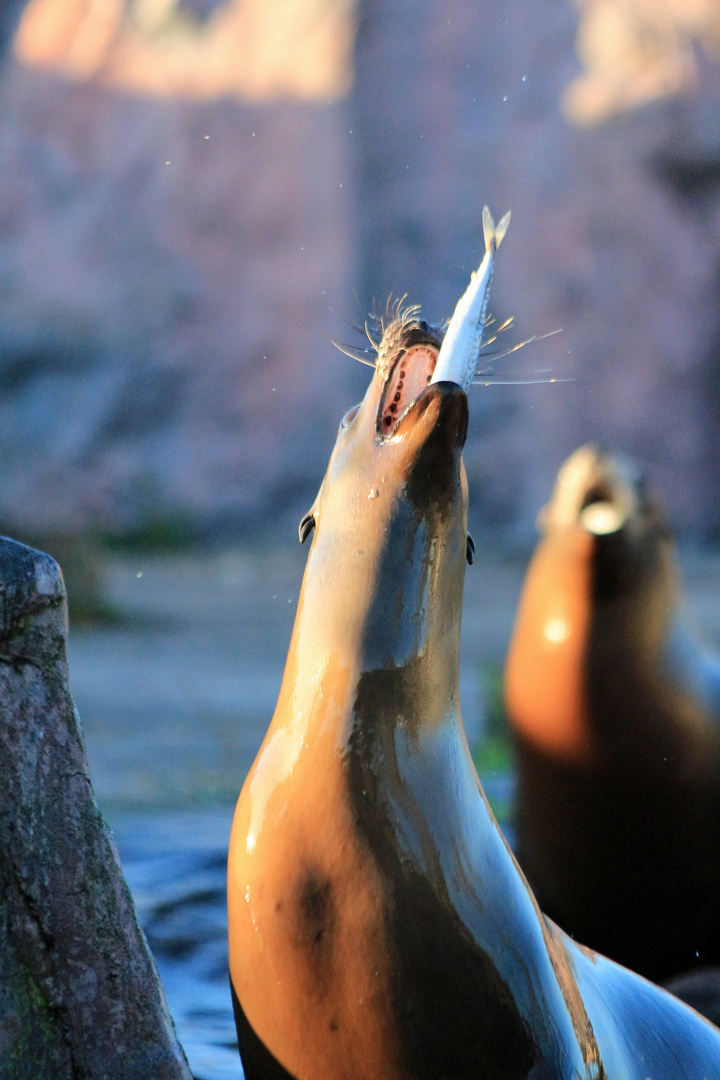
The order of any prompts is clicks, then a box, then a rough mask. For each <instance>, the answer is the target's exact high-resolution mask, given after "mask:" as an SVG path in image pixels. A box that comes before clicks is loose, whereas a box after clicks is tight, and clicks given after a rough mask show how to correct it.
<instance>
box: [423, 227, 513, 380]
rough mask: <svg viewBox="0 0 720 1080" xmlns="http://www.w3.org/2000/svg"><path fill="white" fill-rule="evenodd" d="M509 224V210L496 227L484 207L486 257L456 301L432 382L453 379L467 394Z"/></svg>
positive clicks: (478, 352)
mask: <svg viewBox="0 0 720 1080" xmlns="http://www.w3.org/2000/svg"><path fill="white" fill-rule="evenodd" d="M509 224H510V211H509V210H508V212H507V214H505V215H504V216H503V217H502V218H501V219H500V221H499V222H498V224H497V227H496V226H495V223H494V221H493V217H492V214H491V213H490V210H489V208H488V207H487V206H485V207H483V234H484V238H485V256H484V258H483V261H482V262H481V263H480V266H479V267H478V269H477V270H476V271H475V273H474V274H473V275H472V277H471V279H470V284H469V285H468V287H467V289H466V290H465V292H464V293H463V295H462V296H461V297H460V299H459V300H458V303H457V306H456V308H455V312H454V314H453V317H452V319H451V320H450V324H449V326H448V328H447V331H446V333H445V338H444V340H443V343H442V347H441V349H440V354H439V356H438V358H437V365H436V367H435V371H434V373H433V376H432V379H431V380H430V381H431V383H436V382H454V383H457V384H458V386H461V387H462V389H463V390H464V391H465V392H466V393H467V390H468V387H469V386H470V383H471V382H472V380H473V377H474V375H475V372H476V370H477V364H478V357H479V355H480V349H481V347H482V343H483V334H484V331H485V320H486V319H487V313H488V303H489V301H490V285H491V283H492V277H493V271H494V269H495V253H496V251H497V249H498V248H499V247H500V244H501V242H502V239H503V237H504V236H505V233H506V232H507V228H508V225H509Z"/></svg>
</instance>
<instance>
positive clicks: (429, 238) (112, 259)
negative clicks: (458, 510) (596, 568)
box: [0, 0, 720, 543]
mask: <svg viewBox="0 0 720 1080" xmlns="http://www.w3.org/2000/svg"><path fill="white" fill-rule="evenodd" d="M719 28H720V0H693V2H692V3H689V2H688V0H663V2H660V0H658V2H651V0H583V2H581V3H578V4H576V3H573V2H571V0H537V2H534V3H530V2H529V0H507V2H506V3H504V4H502V5H497V4H492V3H490V2H489V0H484V2H478V0H447V2H445V3H443V4H437V3H435V2H431V0H412V2H411V0H397V2H394V3H392V4H382V3H380V2H379V0H359V2H358V3H357V4H352V3H351V2H350V0H272V2H271V0H252V2H251V0H134V2H132V3H126V4H123V3H122V2H121V0H31V3H30V4H28V6H27V7H26V8H25V11H24V14H23V18H22V21H21V23H20V27H19V30H18V32H17V34H16V36H15V38H14V42H13V49H12V51H11V52H10V53H8V54H7V56H6V59H5V62H4V65H3V68H2V71H1V72H0V389H1V390H2V394H1V396H0V460H1V461H2V471H1V472H0V520H1V521H2V528H3V530H4V531H8V530H11V529H14V530H21V531H22V530H25V531H28V530H30V531H32V532H34V533H35V534H37V533H38V532H42V531H43V530H44V531H64V532H73V531H77V530H90V531H95V530H110V531H113V530H122V529H127V528H136V527H138V526H142V525H143V524H144V523H145V524H147V523H152V521H153V520H154V519H156V518H163V519H176V520H177V521H179V522H184V523H185V524H186V526H187V527H189V528H190V529H191V530H197V531H200V532H204V533H209V534H211V535H213V534H214V535H218V534H224V535H238V534H239V533H242V532H246V531H247V530H249V529H252V528H266V527H268V526H269V525H272V524H273V523H274V522H277V521H278V519H282V520H283V521H284V520H285V519H286V515H294V514H296V513H297V512H299V509H300V508H301V507H304V505H305V503H306V502H307V500H308V499H312V497H313V495H314V491H315V489H316V487H317V484H318V481H319V479H320V477H321V475H322V472H323V468H324V463H325V461H326V458H327V455H328V451H329V448H330V446H331V444H332V441H333V439H334V433H335V427H336V423H337V420H338V418H339V415H340V413H341V412H342V411H343V409H344V408H345V407H346V406H348V405H349V404H352V402H353V401H354V400H356V399H357V398H358V397H359V396H360V394H361V393H362V387H363V385H364V384H365V382H366V374H365V373H364V372H363V369H360V367H359V365H353V363H352V361H350V360H348V359H346V358H344V357H342V356H341V355H340V354H339V353H337V352H336V351H335V350H334V349H333V348H332V346H331V345H330V344H329V341H328V338H329V337H330V336H333V337H338V338H341V339H345V340H349V341H352V340H353V333H352V331H351V330H350V328H349V327H348V326H346V325H345V324H344V321H343V314H342V312H343V310H347V311H348V312H349V316H350V318H354V319H357V320H358V321H359V322H361V323H362V321H363V319H364V316H365V313H366V312H367V311H368V310H369V308H370V306H371V304H372V302H373V300H375V301H377V302H378V303H379V304H380V305H381V306H382V305H383V304H384V302H385V300H386V298H387V296H388V295H389V294H393V295H395V296H398V295H402V294H404V293H407V294H408V299H409V300H411V301H414V302H415V301H416V302H419V303H421V304H422V308H423V314H424V315H425V316H426V317H427V318H429V319H430V320H432V321H437V320H440V319H442V318H444V317H447V316H449V315H450V314H451V313H452V310H453V307H454V304H455V301H456V300H457V297H458V296H459V294H460V293H461V292H462V290H463V289H464V288H465V285H466V284H467V280H468V277H469V272H470V270H471V269H472V268H474V267H475V266H476V265H477V264H478V262H479V260H480V258H481V256H482V250H481V248H482V243H481V226H480V212H481V207H482V204H483V203H484V202H488V203H489V204H490V206H491V207H492V209H493V211H494V212H495V214H496V216H499V215H500V214H501V213H503V212H504V211H505V210H506V209H507V208H509V207H512V212H513V221H512V225H511V228H510V231H509V233H508V237H507V239H506V240H505V242H504V244H503V248H502V251H501V254H500V257H499V259H498V266H497V271H496V276H495V281H494V285H493V298H492V307H493V310H494V311H495V312H496V313H497V315H498V317H499V321H501V320H503V319H505V318H506V317H507V316H509V315H514V317H515V325H516V328H517V331H516V338H515V339H513V340H517V339H518V337H529V336H531V335H533V334H542V333H544V332H546V331H549V330H552V329H555V328H557V327H562V328H563V329H562V333H561V334H560V335H557V336H556V337H553V338H549V339H546V340H545V341H542V342H536V343H534V344H531V345H528V346H527V347H526V348H525V349H522V350H520V351H519V352H518V353H516V354H514V356H512V357H507V358H505V359H501V360H499V361H498V362H497V369H498V371H499V372H501V373H505V372H514V373H515V374H516V375H519V376H522V375H523V374H525V375H526V376H527V377H528V378H536V377H543V373H544V372H546V371H547V370H548V369H549V370H550V372H551V374H553V375H555V376H560V377H562V376H569V377H571V378H572V379H573V381H568V382H558V383H554V384H551V385H521V386H509V387H505V386H498V387H490V388H477V389H474V390H473V391H472V392H471V393H472V398H471V433H470V439H469V443H468V450H467V454H466V459H467V464H468V468H469V473H470V479H471V513H472V518H473V521H472V525H473V528H474V529H475V530H479V531H481V532H485V533H486V534H487V535H488V536H492V535H496V536H497V537H498V538H499V539H501V540H503V542H505V543H508V542H524V541H526V540H527V539H528V538H529V537H530V536H531V534H532V529H533V521H534V517H535V514H536V512H537V509H538V507H539V506H540V505H541V503H542V502H543V500H544V499H545V498H546V497H547V494H548V492H549V489H550V484H551V479H552V475H553V473H554V472H555V470H556V469H557V467H558V465H559V464H560V462H561V460H562V459H563V457H564V456H565V455H566V454H567V453H569V452H570V451H571V450H572V449H574V447H575V446H576V445H578V443H580V442H582V441H585V440H588V439H600V440H602V441H603V442H605V443H606V444H608V445H609V446H611V447H613V448H618V449H622V450H624V451H626V452H628V453H631V454H634V455H635V456H636V457H638V458H639V459H640V461H641V462H642V463H644V464H645V465H646V466H647V468H648V470H649V472H650V474H651V478H652V480H653V481H654V483H655V486H656V487H657V488H658V489H659V490H660V491H661V493H662V495H663V497H664V499H665V502H666V505H667V506H668V508H669V511H670V515H671V518H672V521H673V524H674V525H675V526H676V527H677V528H678V529H679V530H680V531H681V532H684V533H685V534H688V535H694V536H700V537H702V536H705V537H707V536H713V535H716V534H717V533H718V531H720V509H718V502H719V501H718V499H717V497H716V495H715V493H716V492H717V491H718V481H719V480H720V451H719V450H718V449H717V447H718V446H719V445H720V438H719V436H720V380H719V379H718V375H720V319H719V317H718V313H719V308H718V302H717V286H718V280H719V279H720V266H719V261H720V63H718V42H719V41H720V30H719ZM358 340H359V339H355V341H356V342H357V341H358ZM512 343H513V341H512V340H511V341H509V342H508V344H512Z"/></svg>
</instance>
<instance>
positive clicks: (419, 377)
mask: <svg viewBox="0 0 720 1080" xmlns="http://www.w3.org/2000/svg"><path fill="white" fill-rule="evenodd" d="M437 355H438V354H437V349H434V348H433V347H432V346H431V345H413V346H412V348H410V349H408V350H407V351H406V352H403V353H401V354H400V357H399V359H398V360H397V361H396V362H395V366H394V368H393V370H392V373H391V375H390V377H389V379H388V381H387V383H386V385H385V390H384V391H383V398H382V410H381V420H380V430H381V432H382V434H383V435H391V434H392V432H393V431H394V430H395V428H396V427H397V423H398V420H399V419H400V417H401V416H402V415H403V414H404V413H405V412H406V411H407V409H408V408H409V406H410V405H412V403H413V401H415V399H416V398H417V397H418V395H419V394H420V393H421V392H422V391H423V390H424V389H425V388H426V387H427V385H428V383H429V382H430V379H431V378H432V374H433V371H434V370H435V364H436V362H437Z"/></svg>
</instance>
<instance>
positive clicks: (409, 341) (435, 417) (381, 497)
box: [300, 309, 468, 666]
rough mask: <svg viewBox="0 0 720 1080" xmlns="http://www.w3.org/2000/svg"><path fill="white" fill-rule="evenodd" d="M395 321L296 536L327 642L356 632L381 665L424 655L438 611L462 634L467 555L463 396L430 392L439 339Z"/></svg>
mask: <svg viewBox="0 0 720 1080" xmlns="http://www.w3.org/2000/svg"><path fill="white" fill-rule="evenodd" d="M396 314H397V317H396V318H393V319H392V320H391V321H390V322H389V324H388V325H387V326H386V327H385V328H384V332H383V334H382V339H381V341H380V343H379V345H378V354H377V362H376V364H375V370H374V373H373V377H372V380H371V382H370V385H369V387H368V389H367V392H366V394H365V397H364V399H363V401H362V402H361V403H360V404H359V405H358V406H356V407H355V408H353V409H351V410H350V411H349V412H348V413H346V415H345V416H344V417H343V419H342V422H341V424H340V429H339V431H338V435H337V441H336V443H335V447H334V449H333V452H332V455H331V457H330V462H329V464H328V468H327V472H326V474H325V478H324V480H323V482H322V485H321V488H320V491H319V494H318V497H317V499H316V501H315V503H314V505H313V507H312V510H311V511H310V513H309V514H308V515H306V517H305V518H304V519H303V521H302V523H301V526H300V539H301V541H302V540H304V539H305V538H307V536H308V535H309V534H310V532H311V531H312V529H313V527H314V528H315V535H314V538H313V544H312V549H311V552H310V556H309V559H308V571H307V573H306V586H305V589H306V591H307V589H308V588H310V587H315V583H318V585H317V587H322V588H325V589H326V590H328V595H330V592H332V595H333V597H334V598H335V599H334V603H335V604H336V605H337V606H340V607H341V609H342V614H341V615H337V614H332V613H331V614H329V616H328V617H329V619H330V620H331V621H332V623H333V634H334V640H335V641H337V640H338V639H339V638H340V637H342V634H343V632H347V634H352V633H354V632H356V629H355V628H357V632H360V630H359V627H360V625H361V624H362V628H363V629H362V635H363V641H364V644H363V652H364V654H365V655H364V659H365V662H366V663H368V664H374V663H377V664H379V665H380V666H382V665H383V664H385V663H386V662H388V661H389V660H391V659H392V660H393V661H394V662H395V663H400V662H402V661H403V659H406V658H407V657H408V656H409V655H410V653H417V652H421V651H422V650H423V649H424V647H425V645H426V644H427V641H428V637H429V636H430V635H431V634H432V633H433V631H434V629H436V628H437V629H439V627H437V626H436V624H437V623H438V621H439V620H441V619H442V618H444V617H445V613H448V612H449V613H450V615H449V620H448V621H449V622H451V621H454V620H455V618H457V621H458V624H459V611H460V605H461V602H462V588H463V582H464V565H465V559H466V553H467V550H468V548H467V544H468V541H467V480H466V476H465V470H464V467H463V463H462V449H463V445H464V443H465V438H466V434H467V424H468V399H467V395H466V393H465V392H464V391H463V390H462V389H461V388H460V386H458V385H456V384H455V383H451V382H438V383H433V384H432V385H430V379H431V377H432V374H433V371H434V368H435V363H436V361H437V356H438V352H439V350H440V346H441V344H442V332H441V331H439V330H437V329H435V328H434V327H432V326H430V325H428V324H427V323H426V322H424V321H422V320H420V319H419V318H418V317H417V315H416V310H415V309H411V310H410V312H409V313H405V314H403V313H402V312H399V313H396ZM311 568H312V570H313V573H311V572H310V571H311ZM340 595H342V599H340ZM351 624H352V626H351Z"/></svg>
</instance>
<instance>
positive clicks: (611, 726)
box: [505, 446, 720, 980]
mask: <svg viewBox="0 0 720 1080" xmlns="http://www.w3.org/2000/svg"><path fill="white" fill-rule="evenodd" d="M541 527H542V532H543V536H542V539H541V540H540V543H539V544H538V547H537V549H536V551H535V554H534V556H533V559H532V562H531V564H530V567H529V569H528V572H527V577H526V579H525V584H524V588H523V592H522V596H521V600H520V605H519V609H518V613H517V619H516V623H515V629H514V633H513V637H512V641H511V645H510V651H509V654H508V660H507V666H506V686H505V689H506V703H507V711H508V715H509V717H510V721H511V724H512V726H513V728H514V732H515V735H516V738H517V747H518V798H517V815H516V829H517V848H516V853H517V855H518V859H519V861H520V865H521V866H522V867H523V870H524V871H525V873H526V874H527V876H528V879H529V881H530V884H531V885H532V887H533V889H534V890H535V893H536V895H537V898H538V901H539V903H540V905H541V907H542V909H543V911H546V912H547V913H548V914H549V915H550V916H551V917H552V918H553V919H556V920H557V921H558V922H559V923H560V924H561V925H562V926H563V927H564V928H565V929H566V930H567V931H569V932H570V933H571V934H572V935H573V936H575V937H577V938H579V939H580V940H582V941H585V942H587V943H588V944H589V945H590V946H591V947H592V948H594V949H598V950H599V951H601V952H603V953H605V954H606V955H607V956H611V957H612V958H613V959H615V960H618V961H619V962H620V963H622V964H625V965H626V966H628V967H632V968H633V969H634V970H636V971H639V972H641V973H642V974H644V975H646V976H647V977H649V978H652V979H655V980H664V979H666V978H668V977H669V976H670V975H672V974H674V973H677V972H680V971H684V970H687V969H690V968H693V967H695V966H702V967H706V966H708V965H717V964H719V963H720V846H719V845H720V671H719V669H718V666H717V664H716V663H715V662H714V661H713V660H712V659H711V658H710V657H709V656H707V655H706V654H704V653H702V651H701V650H700V649H699V648H698V647H697V646H696V645H695V644H694V643H693V642H692V640H691V638H690V637H689V636H688V634H687V632H686V631H685V630H684V629H683V627H682V625H681V620H680V618H679V617H678V597H679V585H678V574H677V570H676V565H675V556H674V546H673V542H672V539H671V537H670V535H669V533H668V530H667V527H666V526H665V523H664V521H663V518H662V515H661V513H660V511H659V509H658V507H657V506H656V505H655V503H653V502H652V501H651V499H649V498H648V496H647V494H646V491H645V487H644V484H643V483H642V480H641V478H640V476H639V474H638V471H637V470H636V469H635V468H634V467H633V466H632V464H631V463H629V462H627V461H623V460H622V459H620V458H614V457H611V456H609V455H608V454H606V453H603V452H601V451H600V450H598V449H596V448H595V447H592V446H584V447H581V449H579V450H577V451H576V452H575V453H574V454H573V455H572V457H570V458H569V460H568V461H567V462H566V463H565V465H563V467H562V469H561V470H560V473H559V475H558V479H557V484H556V487H555V491H554V494H553V497H552V499H551V501H550V504H549V505H548V506H547V507H546V508H545V510H544V511H543V512H542V514H541Z"/></svg>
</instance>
